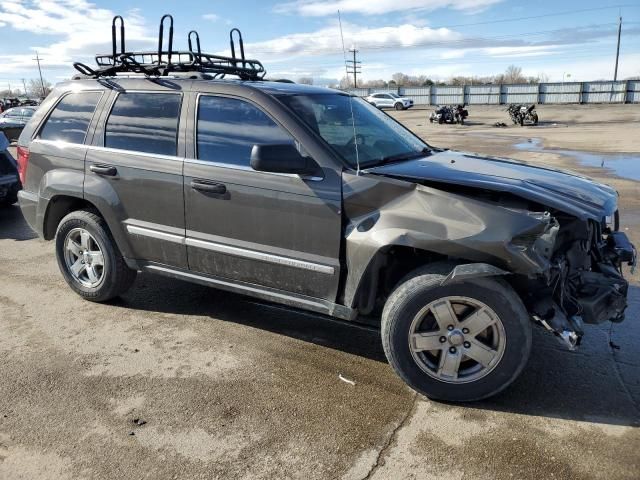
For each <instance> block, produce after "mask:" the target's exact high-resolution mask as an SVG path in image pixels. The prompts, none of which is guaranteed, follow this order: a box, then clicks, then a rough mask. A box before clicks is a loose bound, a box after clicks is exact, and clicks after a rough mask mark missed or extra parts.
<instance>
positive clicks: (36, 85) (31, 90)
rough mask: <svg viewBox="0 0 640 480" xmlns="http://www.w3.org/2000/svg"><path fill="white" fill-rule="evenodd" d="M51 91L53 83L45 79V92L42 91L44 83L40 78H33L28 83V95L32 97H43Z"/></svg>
mask: <svg viewBox="0 0 640 480" xmlns="http://www.w3.org/2000/svg"><path fill="white" fill-rule="evenodd" d="M49 93H51V83H50V82H48V81H46V80H44V94H43V92H42V83H40V79H39V78H32V79H30V80H29V82H28V83H27V95H29V96H30V97H37V98H43V97H46V96H47V95H49Z"/></svg>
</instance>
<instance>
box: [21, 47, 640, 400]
mask: <svg viewBox="0 0 640 480" xmlns="http://www.w3.org/2000/svg"><path fill="white" fill-rule="evenodd" d="M114 45H115V43H114ZM124 55H125V54H123V56H122V59H123V64H132V62H131V61H130V60H128V59H127V58H126V57H125V56H124ZM194 55H195V57H194V58H196V59H198V58H202V56H203V55H204V54H199V53H198V54H194ZM198 55H201V57H198ZM159 56H160V57H161V58H162V54H160V55H159ZM114 58H116V55H115V46H114ZM168 64H171V60H170V59H169V62H168ZM138 65H139V64H138ZM138 65H135V69H136V71H138V72H139V71H140V70H144V69H143V67H139V66H138ZM171 66H172V67H173V68H175V65H171ZM188 67H190V66H189V65H185V66H184V68H183V69H186V68H188ZM82 68H88V67H82ZM106 68H110V67H106ZM149 68H151V67H149ZM85 71H86V73H88V74H89V76H91V75H93V76H95V77H99V78H82V79H77V80H72V81H69V82H66V83H63V84H60V85H58V86H57V87H56V88H55V89H54V91H53V93H52V94H51V95H50V96H49V97H48V98H47V99H46V101H45V102H44V103H43V105H42V106H41V108H40V109H39V110H38V112H37V113H36V115H35V116H34V117H33V119H32V120H31V121H30V122H29V124H28V125H27V127H26V128H25V130H24V131H23V133H22V136H21V137H20V140H19V146H18V157H19V158H18V163H19V167H20V174H21V177H22V179H23V184H24V190H23V191H22V192H20V195H19V197H20V206H21V208H22V211H23V213H24V216H25V218H26V219H27V221H28V223H29V224H30V225H31V226H32V228H33V229H34V230H36V231H37V232H38V234H39V235H40V236H42V237H43V238H45V239H55V242H56V255H57V260H58V264H59V266H60V270H61V272H62V275H63V276H64V278H65V280H66V281H67V283H68V284H69V286H70V287H71V288H72V289H73V290H74V291H76V292H77V293H78V294H79V295H81V296H83V297H84V298H86V299H88V300H92V301H99V302H103V301H107V300H109V299H112V298H113V297H115V296H117V295H120V294H122V293H124V292H125V291H126V290H127V289H128V288H129V287H130V286H131V284H132V283H133V281H134V279H135V276H136V272H138V271H145V272H151V273H157V274H161V275H167V276H170V277H174V278H179V279H183V280H188V281H191V282H196V283H200V284H204V285H210V286H213V287H217V288H220V289H224V290H228V291H232V292H238V293H242V294H246V295H251V296H254V297H258V298H261V299H265V300H269V301H273V302H278V303H281V304H285V305H289V306H292V307H297V308H301V309H305V310H311V311H314V312H319V313H323V314H327V315H331V316H334V317H338V318H341V319H344V320H348V321H357V320H359V319H363V318H365V317H366V318H368V319H369V321H375V322H379V324H380V326H381V335H382V342H383V345H384V349H385V352H386V354H387V357H388V359H389V362H390V364H391V365H392V366H393V368H394V369H395V370H396V371H397V373H398V374H399V375H400V376H401V377H402V378H403V379H404V380H405V381H406V382H407V383H408V384H409V385H411V386H412V387H413V388H415V389H416V390H418V391H420V392H422V393H424V394H426V395H428V396H430V397H433V398H438V399H446V400H454V401H467V400H475V399H480V398H485V397H488V396H490V395H493V394H495V393H497V392H499V391H500V390H502V389H503V388H505V387H506V386H507V385H508V384H510V383H511V382H512V381H513V380H514V379H515V378H516V377H517V376H518V374H519V373H520V372H521V371H522V369H523V368H524V366H525V364H526V361H527V358H528V356H529V351H530V349H531V328H532V327H531V326H532V323H534V322H537V323H539V324H541V325H543V326H544V327H545V328H547V329H548V330H550V331H552V332H554V333H555V334H556V335H558V336H559V337H560V338H561V339H562V340H563V341H564V342H565V343H566V344H567V345H568V346H569V347H570V348H574V347H575V346H576V344H577V343H578V342H579V339H580V337H581V336H582V333H583V323H601V322H605V321H616V322H619V321H622V320H623V319H624V310H625V308H626V304H627V303H626V295H627V288H628V287H627V282H626V281H625V279H624V278H623V276H622V265H623V263H634V262H635V250H634V248H633V246H632V245H631V244H630V243H629V242H628V240H627V238H626V236H625V235H624V233H622V232H620V231H619V230H618V227H619V221H618V213H617V194H616V192H615V191H614V190H613V189H611V188H609V187H607V186H605V185H601V184H598V183H595V182H594V181H592V180H589V179H587V178H584V177H581V176H578V175H573V174H569V173H566V172H559V171H555V170H551V169H548V168H542V167H535V166H531V165H526V164H523V163H519V162H516V161H512V160H507V159H502V158H491V157H484V156H479V155H475V154H468V153H463V152H454V151H447V150H441V149H437V148H434V147H431V146H429V145H428V144H426V143H425V142H424V141H423V140H421V139H420V138H418V137H416V136H415V135H414V134H412V133H411V132H410V131H408V130H407V129H405V128H404V127H403V126H402V125H400V124H399V123H397V122H396V121H394V120H393V119H392V118H391V117H389V116H388V115H386V114H384V113H382V112H381V111H379V110H378V109H376V108H375V107H373V106H371V105H369V104H368V103H367V102H365V101H364V100H361V99H358V98H355V97H351V96H349V95H347V94H345V93H342V92H338V91H335V90H329V89H324V88H317V87H312V86H304V85H297V84H291V83H281V82H268V81H262V80H260V79H258V78H252V79H250V80H242V79H241V80H224V79H222V80H221V79H217V80H216V79H212V78H211V76H209V75H201V74H190V73H188V72H187V73H185V72H183V71H179V72H176V73H175V74H172V73H168V74H167V72H166V71H165V75H160V76H158V75H150V74H148V72H147V74H145V75H141V76H139V77H138V78H136V77H132V78H122V77H119V76H117V75H115V76H110V77H108V78H103V77H104V76H102V77H101V76H100V75H98V74H95V72H94V71H93V70H91V69H88V70H85ZM94 74H95V75H94ZM239 76H240V77H241V78H242V77H243V75H242V72H241V71H240V75H239ZM539 354H541V355H544V352H539Z"/></svg>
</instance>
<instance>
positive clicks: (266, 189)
mask: <svg viewBox="0 0 640 480" xmlns="http://www.w3.org/2000/svg"><path fill="white" fill-rule="evenodd" d="M196 113H197V117H196V126H195V127H196V128H195V136H196V138H195V144H196V145H195V146H196V148H195V152H196V154H195V157H196V158H194V159H187V160H185V166H184V191H185V217H186V244H187V251H188V256H189V267H190V269H191V270H194V271H197V272H201V273H205V274H209V275H214V276H216V277H223V278H227V279H231V280H233V281H236V282H243V283H247V284H252V285H259V286H263V287H269V288H274V289H278V290H283V291H287V292H292V293H295V294H298V295H305V296H311V297H316V298H322V299H329V300H335V295H336V291H337V286H338V279H339V273H340V272H339V269H340V265H339V250H340V239H341V214H340V200H339V198H340V197H339V195H336V194H337V193H339V190H338V191H332V188H331V186H330V185H328V183H327V180H325V179H323V178H301V177H300V176H298V175H288V174H273V173H265V172H257V171H255V170H253V169H252V168H251V166H250V164H249V161H250V155H251V149H252V147H253V145H254V144H266V143H294V142H295V140H294V139H293V137H292V136H291V135H290V134H289V133H288V132H287V131H286V130H285V129H284V128H283V127H282V126H281V125H279V124H278V123H276V121H275V120H274V119H272V118H271V117H270V116H269V115H267V114H266V113H264V111H263V110H261V109H260V108H259V107H258V106H256V105H255V104H253V103H250V102H248V101H246V100H243V99H239V98H235V97H224V96H213V95H201V96H200V97H199V99H198V105H197V112H196ZM297 146H298V148H302V147H301V146H300V145H299V144H297ZM335 188H336V189H339V188H340V187H339V183H338V182H336V184H335Z"/></svg>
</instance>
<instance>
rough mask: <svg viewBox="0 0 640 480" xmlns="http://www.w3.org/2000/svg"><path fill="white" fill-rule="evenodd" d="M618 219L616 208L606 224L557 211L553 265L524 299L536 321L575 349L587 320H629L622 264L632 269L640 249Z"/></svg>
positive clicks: (626, 284)
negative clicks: (627, 318) (626, 311)
mask: <svg viewBox="0 0 640 480" xmlns="http://www.w3.org/2000/svg"><path fill="white" fill-rule="evenodd" d="M617 219H618V214H617V212H616V214H615V215H614V216H612V217H609V220H607V218H605V219H603V221H602V223H598V222H595V221H593V220H579V219H575V218H572V217H568V216H566V215H565V216H562V214H560V215H558V217H557V218H554V221H555V222H557V225H558V228H557V229H556V234H555V238H554V244H553V253H552V255H551V258H550V269H549V271H548V273H547V274H546V275H545V276H544V279H539V280H538V281H537V282H535V283H538V288H535V287H536V285H535V283H534V285H531V284H529V285H527V286H526V292H527V293H525V294H524V296H523V299H524V300H525V302H526V304H527V306H528V307H529V310H530V311H531V312H532V313H533V316H534V319H535V320H536V321H538V322H540V323H542V324H543V325H544V326H545V327H546V328H548V329H549V330H552V331H553V332H554V333H555V334H557V335H559V336H560V337H561V338H562V339H563V340H564V341H565V343H567V345H568V346H569V347H570V348H573V347H575V346H576V345H578V344H579V343H580V338H581V337H582V335H583V323H588V324H599V323H603V322H606V321H611V322H621V321H623V320H624V311H625V309H626V307H627V290H628V282H627V281H626V280H625V279H624V277H623V274H622V265H623V264H628V265H631V266H632V268H633V267H634V266H635V262H636V252H635V248H634V247H633V245H632V244H631V243H630V242H629V240H628V239H627V237H626V235H625V234H624V233H622V232H619V231H617V227H618V220H617ZM554 228H555V227H554ZM545 243H548V240H545ZM541 281H543V282H544V286H542V285H540V282H541ZM523 293H524V292H523Z"/></svg>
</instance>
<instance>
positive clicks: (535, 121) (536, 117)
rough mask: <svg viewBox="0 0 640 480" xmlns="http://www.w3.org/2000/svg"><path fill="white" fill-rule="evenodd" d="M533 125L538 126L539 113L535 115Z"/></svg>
mask: <svg viewBox="0 0 640 480" xmlns="http://www.w3.org/2000/svg"><path fill="white" fill-rule="evenodd" d="M533 124H534V125H538V114H537V113H534V114H533Z"/></svg>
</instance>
